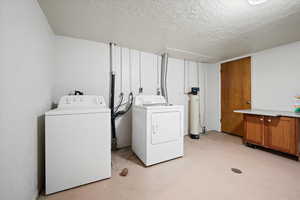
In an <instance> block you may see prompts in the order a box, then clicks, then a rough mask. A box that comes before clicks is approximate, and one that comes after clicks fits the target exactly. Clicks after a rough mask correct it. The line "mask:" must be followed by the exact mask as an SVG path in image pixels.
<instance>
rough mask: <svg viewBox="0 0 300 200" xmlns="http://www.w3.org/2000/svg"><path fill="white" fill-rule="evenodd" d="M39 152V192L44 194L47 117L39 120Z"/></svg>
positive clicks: (41, 117) (40, 117)
mask: <svg viewBox="0 0 300 200" xmlns="http://www.w3.org/2000/svg"><path fill="white" fill-rule="evenodd" d="M37 152H38V154H37V165H38V166H37V169H38V171H37V173H38V174H37V177H38V190H39V192H42V191H43V189H44V188H45V115H41V116H38V118H37Z"/></svg>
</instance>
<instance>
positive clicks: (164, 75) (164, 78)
mask: <svg viewBox="0 0 300 200" xmlns="http://www.w3.org/2000/svg"><path fill="white" fill-rule="evenodd" d="M168 58H169V56H168V54H167V53H163V54H162V60H161V75H160V76H161V77H160V78H161V81H160V84H161V95H162V96H163V97H165V99H166V102H167V103H169V100H168V90H167V75H168Z"/></svg>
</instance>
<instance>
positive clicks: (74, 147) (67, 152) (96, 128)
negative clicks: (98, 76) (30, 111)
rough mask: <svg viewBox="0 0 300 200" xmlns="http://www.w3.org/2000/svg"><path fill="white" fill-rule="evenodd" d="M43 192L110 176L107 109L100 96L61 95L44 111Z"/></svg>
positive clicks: (109, 133) (109, 134) (109, 138)
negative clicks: (44, 176)
mask: <svg viewBox="0 0 300 200" xmlns="http://www.w3.org/2000/svg"><path fill="white" fill-rule="evenodd" d="M45 117H46V124H45V126H46V128H45V129H46V133H45V153H46V155H45V157H46V158H45V159H46V160H45V161H46V163H45V168H46V169H45V170H46V194H51V193H54V192H58V191H62V190H66V189H69V188H73V187H76V186H80V185H83V184H87V183H91V182H94V181H98V180H102V179H106V178H109V177H111V129H110V127H111V125H110V109H108V108H107V107H106V105H105V101H104V98H103V97H101V96H88V95H86V96H64V97H62V98H61V99H60V102H59V105H58V108H57V109H54V110H51V111H49V112H46V114H45Z"/></svg>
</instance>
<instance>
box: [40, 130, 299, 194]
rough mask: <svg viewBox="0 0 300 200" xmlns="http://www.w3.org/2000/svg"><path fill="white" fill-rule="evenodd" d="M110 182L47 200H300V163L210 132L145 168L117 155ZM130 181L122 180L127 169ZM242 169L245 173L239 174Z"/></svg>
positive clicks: (122, 152)
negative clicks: (177, 155)
mask: <svg viewBox="0 0 300 200" xmlns="http://www.w3.org/2000/svg"><path fill="white" fill-rule="evenodd" d="M112 163H113V174H112V178H111V179H109V180H104V181H99V182H96V183H92V184H88V185H85V186H81V187H78V188H74V189H70V190H67V191H64V192H59V193H56V194H53V195H50V196H47V197H42V198H41V199H47V200H102V199H103V200H143V199H146V200H150V199H151V200H154V199H155V200H168V199H172V200H177V199H178V200H183V199H188V200H200V199H204V200H214V199H216V200H227V199H228V200H235V199H236V200H241V199H244V200H268V199H270V200H299V199H300V162H296V161H294V160H291V159H288V158H285V157H282V156H279V155H275V154H272V153H269V152H266V151H262V150H258V149H252V148H248V147H245V146H244V145H242V142H241V139H240V138H238V137H234V136H230V135H226V134H221V133H216V132H210V133H209V135H206V136H203V137H202V138H201V140H199V141H194V140H191V139H189V138H188V137H186V138H185V156H184V157H183V158H179V159H176V160H172V161H169V162H165V163H161V164H158V165H155V166H152V167H148V168H145V167H144V166H143V165H141V163H140V162H139V160H138V159H137V158H136V157H135V156H134V155H133V154H132V152H131V151H130V150H129V149H123V150H119V151H118V152H114V153H113V155H112ZM125 167H126V168H128V169H129V174H128V176H127V177H120V176H119V173H120V171H121V170H122V169H123V168H125ZM231 168H239V169H241V170H242V171H243V173H242V174H234V173H233V172H232V171H231Z"/></svg>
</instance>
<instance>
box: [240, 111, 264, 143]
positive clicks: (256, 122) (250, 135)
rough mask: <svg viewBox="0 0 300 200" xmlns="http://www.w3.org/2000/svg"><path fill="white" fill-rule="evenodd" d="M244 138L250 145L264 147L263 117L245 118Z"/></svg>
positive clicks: (251, 116)
mask: <svg viewBox="0 0 300 200" xmlns="http://www.w3.org/2000/svg"><path fill="white" fill-rule="evenodd" d="M244 129H245V134H244V138H245V139H246V140H247V141H248V142H249V143H252V144H257V145H264V117H263V116H256V115H246V116H245V127H244Z"/></svg>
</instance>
